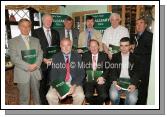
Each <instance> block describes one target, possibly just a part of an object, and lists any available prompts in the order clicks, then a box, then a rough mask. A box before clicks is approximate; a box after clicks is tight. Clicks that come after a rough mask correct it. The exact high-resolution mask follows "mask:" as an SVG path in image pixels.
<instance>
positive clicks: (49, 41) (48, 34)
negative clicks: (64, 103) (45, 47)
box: [47, 30, 51, 46]
mask: <svg viewBox="0 0 167 117" xmlns="http://www.w3.org/2000/svg"><path fill="white" fill-rule="evenodd" d="M49 32H50V30H47V40H48V44H49V46H51V36H50V33H49Z"/></svg>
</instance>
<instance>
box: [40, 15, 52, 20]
mask: <svg viewBox="0 0 167 117" xmlns="http://www.w3.org/2000/svg"><path fill="white" fill-rule="evenodd" d="M45 17H51V18H52V19H53V17H52V15H51V14H44V15H43V16H42V22H43V21H44V19H45Z"/></svg>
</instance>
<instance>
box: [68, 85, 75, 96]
mask: <svg viewBox="0 0 167 117" xmlns="http://www.w3.org/2000/svg"><path fill="white" fill-rule="evenodd" d="M75 87H76V85H72V86H71V87H70V90H69V94H73V93H74V91H75Z"/></svg>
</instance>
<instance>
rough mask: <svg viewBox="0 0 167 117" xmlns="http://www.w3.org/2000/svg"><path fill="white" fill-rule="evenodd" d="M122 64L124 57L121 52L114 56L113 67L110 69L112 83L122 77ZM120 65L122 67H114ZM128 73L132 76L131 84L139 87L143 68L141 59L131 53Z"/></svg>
mask: <svg viewBox="0 0 167 117" xmlns="http://www.w3.org/2000/svg"><path fill="white" fill-rule="evenodd" d="M121 63H122V56H121V52H118V53H116V54H113V56H112V60H111V64H112V67H110V81H117V79H118V78H119V77H120V74H121V66H122V65H121ZM116 64H117V65H120V67H114V65H116ZM128 72H129V76H130V82H131V84H133V85H136V86H137V85H138V83H139V79H140V77H141V76H140V75H141V66H140V60H139V58H138V57H137V56H136V55H134V54H132V53H130V55H129V67H128Z"/></svg>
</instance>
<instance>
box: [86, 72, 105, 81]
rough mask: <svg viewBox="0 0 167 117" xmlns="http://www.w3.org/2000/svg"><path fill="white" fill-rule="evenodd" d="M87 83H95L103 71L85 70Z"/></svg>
mask: <svg viewBox="0 0 167 117" xmlns="http://www.w3.org/2000/svg"><path fill="white" fill-rule="evenodd" d="M86 74H87V82H91V81H94V80H95V81H96V80H97V78H98V77H101V75H102V74H103V71H100V70H95V71H94V70H86Z"/></svg>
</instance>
